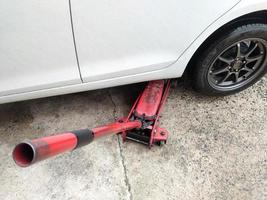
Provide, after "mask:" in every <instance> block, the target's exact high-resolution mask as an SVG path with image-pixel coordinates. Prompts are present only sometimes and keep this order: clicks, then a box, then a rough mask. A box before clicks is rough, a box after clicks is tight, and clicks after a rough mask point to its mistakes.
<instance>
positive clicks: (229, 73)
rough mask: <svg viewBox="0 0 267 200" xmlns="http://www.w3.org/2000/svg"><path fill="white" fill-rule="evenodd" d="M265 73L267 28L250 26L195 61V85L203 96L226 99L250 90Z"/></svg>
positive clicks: (234, 32)
mask: <svg viewBox="0 0 267 200" xmlns="http://www.w3.org/2000/svg"><path fill="white" fill-rule="evenodd" d="M253 49H254V50H253ZM266 72H267V25H266V24H247V25H243V26H240V27H237V28H234V29H232V30H229V31H228V32H226V33H223V35H221V36H219V37H217V38H216V39H215V40H213V42H212V43H211V44H210V45H208V47H207V48H206V49H205V50H204V51H203V53H201V54H200V56H199V57H198V61H196V65H195V67H194V69H193V82H192V84H193V88H194V89H195V90H196V91H198V92H200V93H202V94H205V95H210V96H224V95H229V94H234V93H237V92H240V91H242V90H244V89H246V88H248V87H249V86H251V85H253V84H254V83H256V82H257V81H258V80H259V79H260V78H261V77H262V76H263V75H264V74H265V73H266Z"/></svg>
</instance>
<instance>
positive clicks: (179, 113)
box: [0, 77, 267, 200]
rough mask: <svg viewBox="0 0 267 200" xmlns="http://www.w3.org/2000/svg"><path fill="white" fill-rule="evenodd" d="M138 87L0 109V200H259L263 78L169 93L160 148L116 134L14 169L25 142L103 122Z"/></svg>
mask: <svg viewBox="0 0 267 200" xmlns="http://www.w3.org/2000/svg"><path fill="white" fill-rule="evenodd" d="M139 89H140V85H130V86H123V87H117V88H110V89H103V90H97V91H89V92H84V93H78V94H71V95H64V96H58V97H50V98H43V99H37V100H31V101H25V102H18V103H12V104H4V105H0V147H1V148H0V161H1V162H0V199H1V200H13V199H42V200H44V199H49V200H50V199H57V200H67V199H86V200H87V199H90V200H95V199H97V200H98V199H103V200H109V199H114V200H118V199H125V200H127V199H130V200H143V199H151V200H152V199H153V200H155V199H159V200H163V199H169V200H170V199H183V200H201V199H230V200H232V199H240V200H248V199H249V200H250V199H251V200H264V199H267V123H266V120H267V77H265V78H263V79H262V80H261V81H260V82H258V83H257V84H256V85H255V86H253V87H251V88H249V89H248V90H245V91H244V92H241V93H239V94H237V95H233V96H228V97H223V98H214V97H204V96H201V95H199V94H196V93H195V92H193V91H192V90H191V89H190V88H189V89H188V88H185V87H184V86H179V87H178V89H172V90H171V94H170V97H169V99H168V102H167V105H166V108H165V111H164V114H163V117H162V126H164V127H166V128H167V129H168V130H169V131H170V133H171V135H170V137H169V140H168V144H167V145H165V146H163V147H154V148H153V149H152V150H148V148H147V147H146V146H143V145H140V144H136V143H132V142H126V143H122V142H121V140H120V138H119V137H117V136H111V137H106V138H102V139H100V140H98V141H97V142H95V143H92V144H91V145H89V146H86V147H84V148H82V149H78V150H76V151H73V152H71V153H66V154H63V155H61V156H58V157H56V158H52V159H50V160H47V161H44V162H40V163H38V164H36V165H33V166H32V167H29V168H19V167H17V166H16V165H15V164H14V162H13V161H12V158H11V152H12V148H13V147H14V145H15V144H17V143H18V142H20V141H22V140H24V139H25V138H28V139H32V138H36V137H41V136H48V135H50V134H52V133H54V132H60V131H63V130H72V129H79V128H86V127H94V126H95V125H101V124H105V123H107V122H112V121H113V120H114V118H117V117H119V116H125V115H126V114H127V113H128V111H129V109H130V105H131V104H132V102H133V101H134V98H133V97H131V96H132V94H131V93H133V94H134V96H136V94H137V93H138V90H139Z"/></svg>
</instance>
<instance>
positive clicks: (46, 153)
mask: <svg viewBox="0 0 267 200" xmlns="http://www.w3.org/2000/svg"><path fill="white" fill-rule="evenodd" d="M169 90H170V80H167V81H164V80H156V81H150V82H149V83H148V84H147V86H146V87H145V89H144V91H143V92H142V93H141V94H140V95H139V97H138V98H137V100H136V101H135V103H134V105H133V107H132V109H131V111H130V113H129V115H128V116H127V117H124V118H121V119H119V120H118V121H116V122H114V123H111V124H107V125H104V126H100V127H96V128H93V129H91V130H90V129H83V130H77V131H69V132H65V133H61V134H57V135H54V136H49V137H44V138H39V139H34V140H31V141H26V142H22V143H20V144H18V145H17V146H16V147H15V148H14V150H13V154H12V156H13V159H14V161H15V163H16V164H17V165H19V166H20V167H27V166H30V165H31V164H34V163H36V162H38V161H41V160H44V159H46V158H49V157H52V156H55V155H58V154H60V153H63V152H66V151H71V150H74V149H76V148H79V147H82V146H84V145H87V144H89V143H91V142H92V141H93V140H94V139H96V138H99V137H102V136H106V135H110V134H117V133H121V135H122V139H123V141H126V140H132V141H136V142H139V143H143V144H146V145H148V146H149V148H151V147H152V146H153V144H158V145H161V144H163V143H166V141H167V138H168V132H167V130H166V129H164V128H161V127H159V117H160V114H161V112H162V110H163V107H164V105H165V102H166V100H167V97H168V94H169Z"/></svg>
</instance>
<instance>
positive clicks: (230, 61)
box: [218, 56, 234, 65]
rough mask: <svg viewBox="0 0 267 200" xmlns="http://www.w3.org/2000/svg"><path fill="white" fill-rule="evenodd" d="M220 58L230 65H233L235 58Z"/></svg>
mask: <svg viewBox="0 0 267 200" xmlns="http://www.w3.org/2000/svg"><path fill="white" fill-rule="evenodd" d="M218 59H219V60H220V61H222V62H224V63H226V64H228V65H231V63H232V62H233V61H234V59H229V58H224V57H222V56H219V57H218Z"/></svg>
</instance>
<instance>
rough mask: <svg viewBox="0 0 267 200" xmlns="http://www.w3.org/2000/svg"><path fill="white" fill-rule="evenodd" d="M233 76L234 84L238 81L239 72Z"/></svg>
mask: <svg viewBox="0 0 267 200" xmlns="http://www.w3.org/2000/svg"><path fill="white" fill-rule="evenodd" d="M234 75H235V80H234V82H235V83H236V82H237V81H238V78H239V72H235V73H234Z"/></svg>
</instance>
